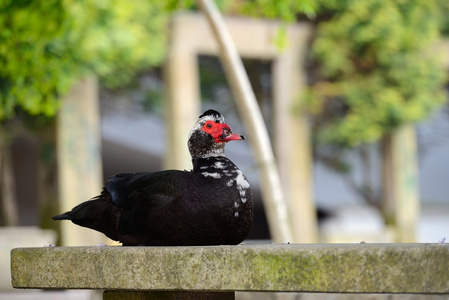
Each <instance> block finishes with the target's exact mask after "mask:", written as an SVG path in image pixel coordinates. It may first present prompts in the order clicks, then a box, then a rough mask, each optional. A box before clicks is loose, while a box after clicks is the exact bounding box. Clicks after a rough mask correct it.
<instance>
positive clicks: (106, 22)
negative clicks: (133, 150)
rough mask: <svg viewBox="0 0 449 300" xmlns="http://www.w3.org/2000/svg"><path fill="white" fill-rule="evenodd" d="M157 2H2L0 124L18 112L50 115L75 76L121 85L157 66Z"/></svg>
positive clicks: (161, 20)
mask: <svg viewBox="0 0 449 300" xmlns="http://www.w3.org/2000/svg"><path fill="white" fill-rule="evenodd" d="M161 2H162V1H158V0H133V1H127V0H97V1H94V0H84V1H81V0H80V1H76V0H46V1H34V0H3V1H2V2H1V4H0V120H2V119H7V118H9V117H11V116H12V115H13V114H14V111H15V110H17V109H21V110H23V111H25V112H27V113H29V114H31V115H46V116H52V115H54V114H55V113H56V111H57V108H58V99H59V97H60V96H61V95H63V94H64V93H65V92H67V90H68V89H69V88H70V86H71V85H72V84H73V83H74V82H75V81H76V80H78V79H79V78H80V77H82V76H85V75H87V74H91V73H95V74H98V75H99V76H100V77H101V78H102V79H103V81H104V82H105V84H106V85H108V86H114V85H119V84H122V83H124V82H126V81H127V80H129V79H130V77H131V76H132V75H133V74H135V73H136V72H137V71H139V70H141V69H143V68H146V67H148V66H151V65H155V64H158V63H160V62H161V61H162V59H163V54H164V52H165V47H166V36H167V34H166V32H165V30H166V22H167V20H168V13H167V11H166V9H165V7H164V4H163V3H161Z"/></svg>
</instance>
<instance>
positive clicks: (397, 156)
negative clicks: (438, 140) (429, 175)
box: [382, 124, 419, 243]
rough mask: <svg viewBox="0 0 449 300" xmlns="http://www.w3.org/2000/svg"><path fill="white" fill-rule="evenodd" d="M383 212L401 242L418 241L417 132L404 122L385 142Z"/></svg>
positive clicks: (396, 237)
mask: <svg viewBox="0 0 449 300" xmlns="http://www.w3.org/2000/svg"><path fill="white" fill-rule="evenodd" d="M382 186H383V195H382V196H383V197H382V199H383V202H382V211H383V215H384V218H385V223H386V225H387V226H391V228H392V229H393V231H394V233H395V240H396V241H397V242H401V243H413V242H416V235H417V226H418V221H419V183H418V158H417V149H416V132H415V129H414V127H413V125H411V124H409V125H404V126H402V127H401V128H399V129H397V130H396V131H395V132H393V133H391V134H390V135H388V136H386V137H384V138H383V141H382Z"/></svg>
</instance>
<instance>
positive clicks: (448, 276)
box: [11, 244, 449, 299]
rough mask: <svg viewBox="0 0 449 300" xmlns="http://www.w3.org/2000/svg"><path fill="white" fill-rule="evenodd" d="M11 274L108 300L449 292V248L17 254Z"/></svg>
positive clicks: (22, 283) (33, 285) (25, 284)
mask: <svg viewBox="0 0 449 300" xmlns="http://www.w3.org/2000/svg"><path fill="white" fill-rule="evenodd" d="M11 276H12V285H13V286H14V287H15V288H24V289H38V288H39V289H41V288H43V289H102V290H105V292H104V294H103V297H104V299H233V298H234V292H235V291H275V292H320V293H406V294H409V293H411V294H449V245H447V244H443V245H439V244H270V245H258V244H253V245H239V246H209V247H117V246H116V247H114V246H111V247H45V248H17V249H13V250H12V252H11ZM131 296H132V297H131ZM125 297H126V298H125Z"/></svg>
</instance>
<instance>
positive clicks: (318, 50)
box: [308, 0, 446, 147]
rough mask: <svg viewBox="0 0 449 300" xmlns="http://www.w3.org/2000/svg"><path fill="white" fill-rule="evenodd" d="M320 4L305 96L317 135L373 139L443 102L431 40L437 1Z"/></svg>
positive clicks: (327, 0)
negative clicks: (312, 114) (311, 71)
mask: <svg viewBox="0 0 449 300" xmlns="http://www.w3.org/2000/svg"><path fill="white" fill-rule="evenodd" d="M319 4H320V7H319V10H318V14H317V15H318V27H317V36H316V39H315V41H314V43H313V48H312V51H313V55H314V58H315V60H316V61H315V69H314V70H315V71H314V73H313V76H312V81H313V85H312V88H311V93H310V95H309V96H310V97H309V99H308V101H309V103H308V104H309V108H311V109H312V111H313V112H315V117H316V118H315V121H316V122H315V125H316V127H315V129H316V133H317V135H318V139H319V141H321V142H324V143H331V144H334V145H339V146H340V147H350V146H354V145H358V144H361V143H365V142H372V141H375V140H377V139H379V138H380V137H381V136H383V135H384V134H385V133H387V132H389V131H390V130H392V129H394V128H396V127H397V126H400V125H401V124H404V123H409V122H414V121H418V120H422V119H424V118H425V117H427V116H428V115H429V114H430V113H431V112H432V111H434V109H435V108H436V107H438V106H440V105H441V104H442V103H443V101H444V100H445V93H444V90H443V85H444V83H445V79H446V78H445V70H444V68H443V67H442V65H441V63H440V61H439V57H438V55H436V53H435V52H434V50H433V49H432V45H433V44H434V43H435V42H436V41H437V39H438V38H439V30H440V26H441V20H442V19H443V18H444V17H445V16H443V15H442V14H441V11H440V10H439V7H438V5H437V3H436V2H435V1H431V0H416V1H403V0H392V1H384V0H364V1H357V0H346V1H336V0H322V1H320V2H319ZM320 17H321V18H320Z"/></svg>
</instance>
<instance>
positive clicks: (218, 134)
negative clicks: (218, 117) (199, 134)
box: [201, 120, 245, 143]
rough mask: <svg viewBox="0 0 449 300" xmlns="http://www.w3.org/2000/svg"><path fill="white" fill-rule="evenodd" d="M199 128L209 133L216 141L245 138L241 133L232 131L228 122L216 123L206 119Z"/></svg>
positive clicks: (223, 141) (224, 141) (225, 141)
mask: <svg viewBox="0 0 449 300" xmlns="http://www.w3.org/2000/svg"><path fill="white" fill-rule="evenodd" d="M201 130H202V131H204V132H205V133H207V134H209V135H211V136H212V138H214V140H215V142H216V143H227V142H229V141H235V140H244V139H245V137H244V136H243V135H238V134H235V133H232V131H231V128H230V127H229V126H228V124H224V123H223V124H222V123H216V122H214V121H211V120H208V121H206V123H204V125H203V127H202V128H201Z"/></svg>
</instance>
